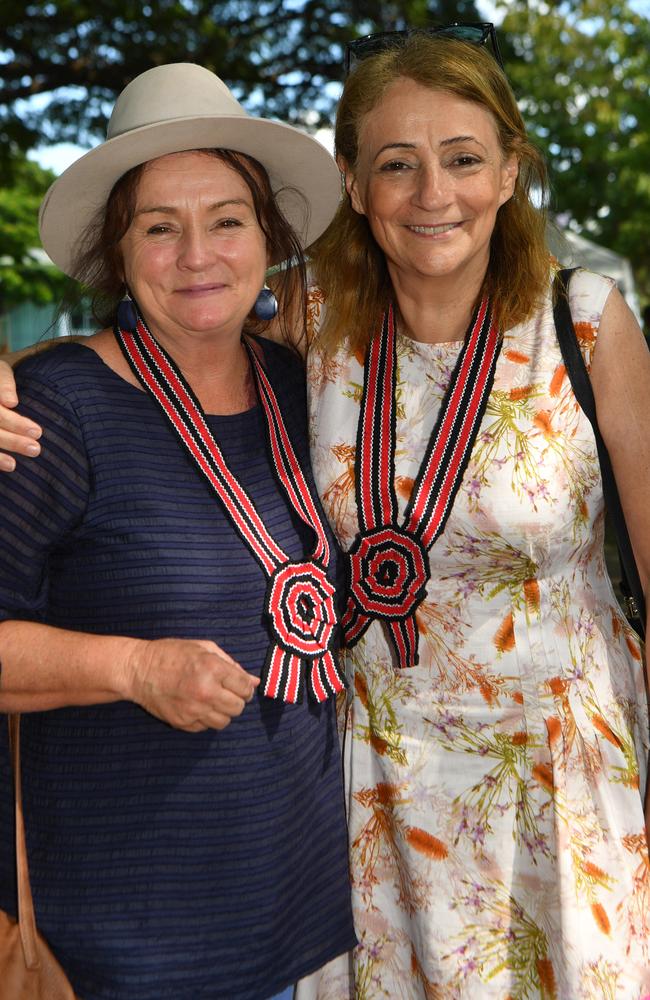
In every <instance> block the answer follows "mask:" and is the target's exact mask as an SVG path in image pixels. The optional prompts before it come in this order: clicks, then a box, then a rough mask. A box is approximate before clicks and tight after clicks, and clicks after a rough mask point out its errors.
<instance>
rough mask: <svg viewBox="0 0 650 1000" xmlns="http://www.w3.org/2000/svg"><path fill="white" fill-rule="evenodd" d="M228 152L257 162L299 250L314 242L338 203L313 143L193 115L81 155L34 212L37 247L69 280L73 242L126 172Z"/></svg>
mask: <svg viewBox="0 0 650 1000" xmlns="http://www.w3.org/2000/svg"><path fill="white" fill-rule="evenodd" d="M216 148H220V149H233V150H236V151H237V152H239V153H246V154H248V155H249V156H252V157H254V158H255V159H256V160H257V161H258V162H259V163H261V164H262V165H263V166H264V167H265V168H266V171H267V173H268V175H269V178H270V181H271V187H272V189H273V192H274V193H275V194H276V195H277V200H278V205H279V207H280V209H281V211H282V212H283V214H284V215H285V217H286V218H287V220H288V221H289V222H290V224H291V225H292V226H293V228H294V230H295V231H296V233H297V235H298V238H299V239H300V241H301V243H302V245H303V246H309V244H310V243H313V241H314V240H315V239H316V238H317V237H318V236H320V234H321V233H322V232H323V231H324V230H325V229H326V227H327V226H328V224H329V222H330V221H331V219H332V218H333V216H334V213H335V211H336V208H337V205H338V203H339V199H340V196H341V179H340V174H339V171H338V168H337V166H336V163H335V162H334V159H333V157H332V156H331V154H330V153H329V152H328V150H327V149H325V147H324V146H323V145H322V144H321V143H320V142H319V141H318V140H317V139H314V138H312V137H311V136H309V135H306V134H305V133H303V132H299V131H298V130H297V129H294V128H292V127H291V126H290V125H283V124H282V123H281V122H275V121H270V120H268V119H265V118H253V117H251V118H244V117H242V116H241V115H220V116H211V115H207V116H198V117H192V118H178V119H174V120H172V121H168V122H161V123H155V124H153V125H145V126H142V127H141V128H137V129H133V130H131V131H130V132H126V133H124V134H123V135H118V136H115V138H113V139H108V140H107V141H106V142H104V143H102V145H101V146H97V147H96V148H95V149H91V150H90V152H88V153H86V154H84V156H82V157H81V158H80V159H78V160H77V161H76V162H75V163H73V164H72V165H71V166H70V167H68V169H67V170H65V171H64V172H63V173H62V174H61V176H60V177H59V178H58V179H57V180H56V181H55V182H54V183H53V184H52V186H51V187H50V189H49V190H48V192H47V194H46V195H45V198H44V199H43V202H42V204H41V210H40V213H39V229H40V234H41V242H42V244H43V247H44V249H45V251H46V253H47V254H48V256H49V257H50V259H51V260H52V261H53V262H54V263H55V264H56V266H57V267H58V268H60V270H61V271H63V272H64V273H65V274H68V275H70V276H71V277H73V278H74V277H76V275H75V273H74V260H75V256H76V253H77V251H78V247H79V240H80V239H81V237H82V236H83V234H84V232H85V230H86V229H87V227H88V225H89V224H90V223H91V221H92V220H93V218H94V217H95V216H96V214H97V212H99V211H100V210H101V209H102V208H103V207H104V206H105V205H106V202H107V199H108V196H109V194H110V192H111V190H112V188H113V186H114V185H115V183H116V182H117V181H118V180H119V178H120V177H122V176H123V174H125V173H126V172H127V171H128V170H130V169H131V168H132V167H136V166H138V165H139V164H141V163H146V162H147V161H148V160H155V159H156V158H157V157H159V156H166V155H167V154H169V153H181V152H184V151H186V150H190V149H216Z"/></svg>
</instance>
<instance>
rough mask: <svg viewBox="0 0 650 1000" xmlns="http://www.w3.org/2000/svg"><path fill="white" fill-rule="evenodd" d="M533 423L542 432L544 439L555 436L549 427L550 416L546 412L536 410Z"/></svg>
mask: <svg viewBox="0 0 650 1000" xmlns="http://www.w3.org/2000/svg"><path fill="white" fill-rule="evenodd" d="M533 423H534V424H535V427H536V428H537V429H538V430H540V431H541V432H542V434H543V435H544V437H547V438H550V437H554V436H555V431H554V430H553V428H552V426H551V414H550V412H549V411H548V410H538V411H537V414H536V415H535V419H534V420H533Z"/></svg>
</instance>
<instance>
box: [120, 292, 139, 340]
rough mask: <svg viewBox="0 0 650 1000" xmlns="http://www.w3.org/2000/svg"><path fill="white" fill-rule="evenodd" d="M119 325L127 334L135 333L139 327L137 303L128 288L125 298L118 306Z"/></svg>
mask: <svg viewBox="0 0 650 1000" xmlns="http://www.w3.org/2000/svg"><path fill="white" fill-rule="evenodd" d="M117 325H118V326H119V328H120V330H124V332H125V333H135V331H136V327H137V325H138V312H137V309H136V308H135V303H134V301H133V299H132V298H131V296H130V295H129V290H128V288H127V289H126V291H125V292H124V298H123V299H121V300H120V302H119V303H118V306H117Z"/></svg>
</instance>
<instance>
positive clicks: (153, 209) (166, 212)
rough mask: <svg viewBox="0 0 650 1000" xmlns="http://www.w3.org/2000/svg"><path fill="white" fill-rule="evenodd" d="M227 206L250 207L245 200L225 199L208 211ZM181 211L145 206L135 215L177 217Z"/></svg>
mask: <svg viewBox="0 0 650 1000" xmlns="http://www.w3.org/2000/svg"><path fill="white" fill-rule="evenodd" d="M226 205H244V206H246V207H250V206H249V204H248V202H247V201H246V199H245V198H225V199H224V200H223V201H215V202H214V203H213V204H212V205H209V206H208V211H209V212H213V211H214V210H215V209H219V208H225V206H226ZM179 211H180V209H179V208H176V207H175V206H174V205H143V206H142V208H139V209H137V211H136V212H135V215H151V214H152V213H154V212H161V213H162V214H163V215H176V214H177V213H178V212H179Z"/></svg>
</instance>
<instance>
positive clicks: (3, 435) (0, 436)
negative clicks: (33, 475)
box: [0, 431, 41, 472]
mask: <svg viewBox="0 0 650 1000" xmlns="http://www.w3.org/2000/svg"><path fill="white" fill-rule="evenodd" d="M0 449H4V451H8V452H12V453H13V454H11V455H4V454H2V453H0V461H1V463H2V464H0V468H2V469H3V470H4V471H5V472H13V470H14V469H15V468H16V460H15V459H14V457H13V455H26V456H27V457H28V458H36V456H37V455H40V453H41V446H40V444H39V443H38V441H36V440H34V438H31V437H23V436H19V435H17V434H9V433H7V432H6V431H0Z"/></svg>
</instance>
